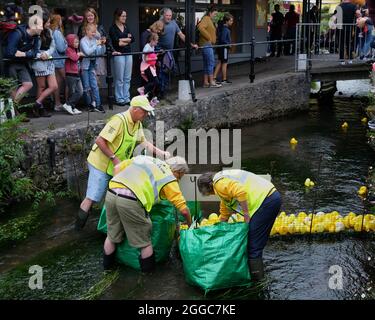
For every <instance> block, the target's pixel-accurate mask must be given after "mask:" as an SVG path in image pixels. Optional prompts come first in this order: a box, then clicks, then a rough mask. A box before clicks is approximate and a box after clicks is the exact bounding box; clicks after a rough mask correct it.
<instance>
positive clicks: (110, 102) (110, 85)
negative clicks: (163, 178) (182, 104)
mask: <svg viewBox="0 0 375 320" xmlns="http://www.w3.org/2000/svg"><path fill="white" fill-rule="evenodd" d="M294 41H295V40H273V41H258V42H257V41H255V37H252V39H251V41H248V42H238V43H231V44H230V45H212V46H210V47H212V48H213V49H217V48H224V47H228V46H229V47H236V46H238V47H239V46H248V47H250V52H249V56H248V58H249V62H250V68H249V69H250V70H249V80H250V83H253V82H254V80H255V60H256V57H255V47H256V46H257V45H262V46H266V47H267V46H268V45H270V44H277V43H283V44H287V43H293V42H294ZM204 48H205V47H198V48H197V50H201V49H204ZM186 50H190V51H191V52H192V51H193V50H195V49H193V48H192V47H190V46H189V47H188V48H187V47H184V48H177V49H169V50H158V51H154V53H156V54H164V53H166V52H180V51H186ZM265 51H267V50H265ZM265 53H266V52H265ZM144 54H147V52H141V51H136V52H129V53H121V54H114V52H113V50H112V47H111V46H110V45H107V47H106V53H105V54H103V55H93V56H87V57H83V59H92V58H105V59H106V67H107V75H106V83H107V99H108V107H109V109H110V110H113V102H114V91H113V72H112V60H113V59H114V58H115V57H117V56H128V55H132V56H142V55H144ZM67 58H68V57H67V56H60V57H51V58H49V59H47V60H65V59H67ZM245 58H246V56H245ZM38 60H42V59H40V58H34V59H31V58H14V59H2V61H1V63H9V62H17V61H19V62H21V61H23V62H24V61H30V62H32V61H38ZM47 60H44V61H47ZM176 63H178V61H176ZM190 70H191V61H185V78H186V79H188V80H189V81H190V88H191V96H192V100H193V101H194V102H195V101H196V98H195V90H194V86H193V84H192V76H191V74H190ZM187 73H189V74H187Z"/></svg>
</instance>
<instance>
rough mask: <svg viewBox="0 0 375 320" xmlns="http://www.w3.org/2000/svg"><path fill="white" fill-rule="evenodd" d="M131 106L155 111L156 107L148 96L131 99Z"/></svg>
mask: <svg viewBox="0 0 375 320" xmlns="http://www.w3.org/2000/svg"><path fill="white" fill-rule="evenodd" d="M130 106H131V107H134V108H142V109H143V110H146V111H148V112H151V111H154V108H153V107H152V106H151V105H150V102H149V101H148V99H147V98H146V96H135V97H134V98H133V99H132V100H131V101H130Z"/></svg>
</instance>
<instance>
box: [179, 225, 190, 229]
mask: <svg viewBox="0 0 375 320" xmlns="http://www.w3.org/2000/svg"><path fill="white" fill-rule="evenodd" d="M187 229H189V227H188V225H187V224H182V225H180V230H187Z"/></svg>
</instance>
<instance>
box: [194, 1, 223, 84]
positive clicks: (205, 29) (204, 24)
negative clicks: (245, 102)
mask: <svg viewBox="0 0 375 320" xmlns="http://www.w3.org/2000/svg"><path fill="white" fill-rule="evenodd" d="M216 15H217V9H216V7H215V6H209V7H208V9H207V13H206V15H205V16H204V17H203V18H202V20H201V21H200V22H199V24H198V30H199V46H200V47H203V50H202V55H203V87H204V88H220V87H221V84H218V83H216V82H215V80H214V68H215V55H214V49H213V48H212V46H213V45H214V44H215V43H216V28H215V25H214V22H213V20H214V19H215V17H216Z"/></svg>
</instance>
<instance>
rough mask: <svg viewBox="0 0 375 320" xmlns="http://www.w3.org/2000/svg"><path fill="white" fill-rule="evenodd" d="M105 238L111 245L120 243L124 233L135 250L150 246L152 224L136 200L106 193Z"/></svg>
mask: <svg viewBox="0 0 375 320" xmlns="http://www.w3.org/2000/svg"><path fill="white" fill-rule="evenodd" d="M105 206H106V211H107V228H108V232H107V236H108V238H109V240H110V241H112V242H113V243H121V242H122V241H123V239H124V234H125V233H126V238H127V239H128V241H129V244H130V245H131V246H132V247H135V248H144V247H147V246H149V245H151V230H152V222H151V219H150V217H149V215H148V214H147V213H146V211H145V209H144V208H143V206H142V205H141V204H140V203H139V201H137V200H131V199H127V198H122V197H120V196H118V195H115V194H113V193H111V192H109V191H107V195H106V197H105Z"/></svg>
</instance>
